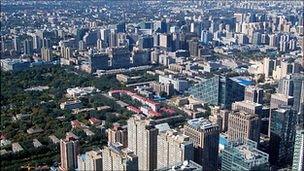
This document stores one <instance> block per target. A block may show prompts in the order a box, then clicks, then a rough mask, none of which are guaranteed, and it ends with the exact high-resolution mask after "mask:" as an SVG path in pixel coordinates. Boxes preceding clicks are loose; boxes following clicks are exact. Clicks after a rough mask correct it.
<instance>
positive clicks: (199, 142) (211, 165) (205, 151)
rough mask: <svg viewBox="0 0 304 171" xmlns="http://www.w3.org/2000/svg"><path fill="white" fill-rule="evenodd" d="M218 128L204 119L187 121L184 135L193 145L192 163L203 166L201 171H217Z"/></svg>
mask: <svg viewBox="0 0 304 171" xmlns="http://www.w3.org/2000/svg"><path fill="white" fill-rule="evenodd" d="M219 132H220V129H219V126H218V125H216V124H212V123H211V122H210V121H209V120H207V119H204V118H196V119H191V120H189V121H187V123H186V125H185V126H184V134H185V135H187V136H189V137H190V140H191V141H192V142H193V144H194V148H195V149H194V161H195V162H196V163H198V164H200V165H202V166H203V170H217V167H218V148H219V146H218V144H219Z"/></svg>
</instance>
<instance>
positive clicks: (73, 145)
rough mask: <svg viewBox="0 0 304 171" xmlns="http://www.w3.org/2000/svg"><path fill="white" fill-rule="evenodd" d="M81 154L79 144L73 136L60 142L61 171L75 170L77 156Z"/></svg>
mask: <svg viewBox="0 0 304 171" xmlns="http://www.w3.org/2000/svg"><path fill="white" fill-rule="evenodd" d="M78 154H79V142H78V140H76V139H75V138H74V137H72V136H67V137H66V138H65V139H61V140H60V158H61V165H60V169H61V170H64V171H67V170H74V169H76V168H77V155H78Z"/></svg>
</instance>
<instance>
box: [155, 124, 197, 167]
mask: <svg viewBox="0 0 304 171" xmlns="http://www.w3.org/2000/svg"><path fill="white" fill-rule="evenodd" d="M184 160H193V143H192V142H191V141H190V139H189V137H188V136H185V135H183V134H180V133H178V132H177V131H175V130H168V131H166V132H165V133H160V134H159V135H158V136H157V168H163V167H169V166H171V165H174V164H176V163H179V162H182V161H184Z"/></svg>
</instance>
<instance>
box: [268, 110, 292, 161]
mask: <svg viewBox="0 0 304 171" xmlns="http://www.w3.org/2000/svg"><path fill="white" fill-rule="evenodd" d="M295 126H296V113H295V111H294V110H293V109H292V107H291V106H281V107H280V108H278V109H275V110H273V111H272V112H271V117H270V126H269V128H270V141H269V146H270V149H269V150H270V151H269V155H270V156H269V161H270V163H271V164H279V165H280V164H284V163H291V161H292V156H293V143H294V139H295Z"/></svg>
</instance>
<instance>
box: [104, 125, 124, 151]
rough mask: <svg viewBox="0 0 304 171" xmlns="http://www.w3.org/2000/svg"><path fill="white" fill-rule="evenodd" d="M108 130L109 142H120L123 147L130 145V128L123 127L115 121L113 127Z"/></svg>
mask: <svg viewBox="0 0 304 171" xmlns="http://www.w3.org/2000/svg"><path fill="white" fill-rule="evenodd" d="M107 132H108V144H114V143H116V142H119V143H121V144H122V145H123V147H127V146H128V130H127V128H126V127H122V126H121V125H120V124H119V123H115V124H113V127H112V128H110V129H108V130H107Z"/></svg>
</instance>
